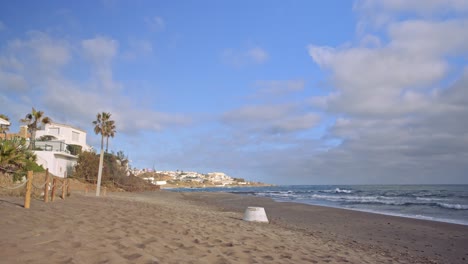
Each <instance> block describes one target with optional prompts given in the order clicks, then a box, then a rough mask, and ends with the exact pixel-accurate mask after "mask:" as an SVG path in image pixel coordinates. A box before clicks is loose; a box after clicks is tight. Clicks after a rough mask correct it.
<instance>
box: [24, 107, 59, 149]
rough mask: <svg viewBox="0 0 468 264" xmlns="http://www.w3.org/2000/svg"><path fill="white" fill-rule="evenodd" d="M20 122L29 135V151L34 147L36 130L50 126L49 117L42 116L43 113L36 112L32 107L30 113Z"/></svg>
mask: <svg viewBox="0 0 468 264" xmlns="http://www.w3.org/2000/svg"><path fill="white" fill-rule="evenodd" d="M20 121H21V123H25V124H26V125H27V126H28V132H29V133H30V134H31V142H30V144H29V149H34V147H35V141H36V131H37V129H38V128H40V126H41V125H45V124H50V123H51V122H52V120H51V119H50V118H49V117H47V116H44V112H43V111H36V109H34V107H33V108H32V111H31V113H28V114H27V115H26V117H25V118H23V119H21V120H20Z"/></svg>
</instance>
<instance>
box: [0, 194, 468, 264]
mask: <svg viewBox="0 0 468 264" xmlns="http://www.w3.org/2000/svg"><path fill="white" fill-rule="evenodd" d="M247 206H262V207H264V208H265V210H266V212H267V214H268V217H269V219H270V221H271V223H270V224H261V223H252V222H245V221H242V217H243V212H244V210H245V208H246V207H247ZM0 216H1V217H0V234H1V240H0V263H44V262H47V263H468V261H467V260H466V259H468V249H467V248H468V247H467V245H468V226H462V225H455V224H445V223H438V222H431V221H422V220H414V219H406V218H399V217H391V216H382V215H376V214H369V213H362V212H355V211H348V210H340V209H333V208H325V207H319V206H308V205H301V204H291V203H277V202H273V201H271V200H269V199H266V198H255V197H248V196H239V195H233V194H222V193H221V194H220V193H216V194H215V193H172V192H167V191H160V192H152V193H138V194H134V193H110V194H109V195H108V196H107V197H99V198H98V197H94V196H93V195H91V194H89V195H88V196H85V195H83V194H78V193H73V194H72V196H70V197H67V198H66V199H65V200H61V199H58V200H56V201H55V202H53V203H48V204H46V203H43V202H42V201H38V200H33V202H32V204H31V208H30V209H24V208H22V199H21V198H15V197H0Z"/></svg>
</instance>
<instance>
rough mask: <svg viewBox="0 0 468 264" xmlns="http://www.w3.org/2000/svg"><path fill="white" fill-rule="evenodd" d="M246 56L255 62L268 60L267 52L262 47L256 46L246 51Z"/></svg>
mask: <svg viewBox="0 0 468 264" xmlns="http://www.w3.org/2000/svg"><path fill="white" fill-rule="evenodd" d="M246 54H247V56H248V57H250V59H251V60H252V61H253V62H255V63H258V64H260V63H264V62H265V61H267V60H268V57H269V56H268V53H267V52H266V51H265V50H263V49H262V48H259V47H256V48H252V49H249V50H248V51H247V53H246Z"/></svg>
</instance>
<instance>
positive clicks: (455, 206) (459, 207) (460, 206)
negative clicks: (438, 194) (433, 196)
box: [436, 203, 468, 210]
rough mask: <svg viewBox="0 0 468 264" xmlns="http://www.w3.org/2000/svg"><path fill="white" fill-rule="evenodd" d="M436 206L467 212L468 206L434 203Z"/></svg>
mask: <svg viewBox="0 0 468 264" xmlns="http://www.w3.org/2000/svg"><path fill="white" fill-rule="evenodd" d="M436 204H437V206H439V207H442V208H447V209H455V210H468V205H463V204H448V203H436Z"/></svg>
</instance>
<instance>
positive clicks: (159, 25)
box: [145, 16, 166, 31]
mask: <svg viewBox="0 0 468 264" xmlns="http://www.w3.org/2000/svg"><path fill="white" fill-rule="evenodd" d="M145 22H146V24H147V25H148V27H149V28H150V30H151V31H162V30H164V29H165V28H166V22H165V21H164V19H163V18H162V17H160V16H154V17H150V18H146V19H145Z"/></svg>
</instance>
